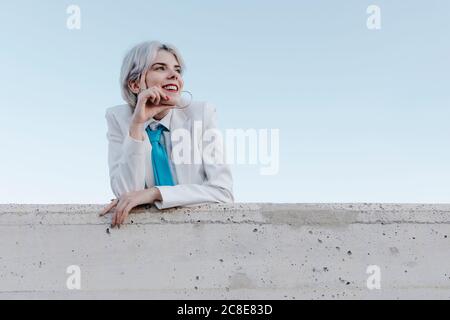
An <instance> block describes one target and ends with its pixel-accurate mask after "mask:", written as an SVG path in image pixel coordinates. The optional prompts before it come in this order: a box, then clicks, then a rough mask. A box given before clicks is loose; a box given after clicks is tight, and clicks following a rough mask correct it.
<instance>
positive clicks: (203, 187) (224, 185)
mask: <svg viewBox="0 0 450 320" xmlns="http://www.w3.org/2000/svg"><path fill="white" fill-rule="evenodd" d="M171 112H172V114H171V118H170V133H167V134H168V137H170V141H169V142H170V143H171V144H172V146H175V145H176V144H177V143H179V137H178V139H177V140H175V138H174V136H175V135H174V134H172V133H174V132H175V130H176V129H184V130H185V131H184V132H188V135H190V139H191V142H190V146H191V147H190V148H189V152H190V153H191V155H192V157H193V153H194V152H197V155H199V154H200V161H197V162H193V163H192V162H191V163H173V162H172V160H173V155H174V154H168V157H170V159H171V162H172V163H171V164H172V167H173V168H174V171H175V173H174V174H176V177H175V181H176V183H177V184H176V185H175V186H157V188H158V189H159V190H160V192H161V195H162V199H163V200H162V201H155V205H156V207H157V208H158V209H165V208H170V207H176V206H189V205H195V204H199V203H203V202H233V201H234V197H233V181H232V176H231V172H230V169H229V167H228V165H227V164H226V162H223V163H213V162H211V161H205V159H206V158H205V157H204V152H203V150H204V149H205V146H206V145H207V144H208V143H207V142H205V141H204V140H205V139H204V138H203V133H204V132H205V131H206V130H208V129H217V116H216V108H215V107H214V106H213V105H211V104H209V103H207V102H199V101H193V102H192V103H191V105H190V106H189V107H188V108H186V109H172V110H171ZM105 117H106V120H107V124H108V132H107V138H108V143H109V145H108V163H109V175H110V182H111V188H112V191H113V193H114V195H115V196H116V197H117V198H119V197H120V196H121V195H122V194H123V193H125V192H130V191H138V190H143V189H145V186H147V187H148V188H150V187H152V186H154V184H155V182H154V177H153V168H152V161H151V149H152V147H151V144H150V141H149V139H148V136H147V135H146V134H144V137H145V138H144V141H139V140H136V139H134V138H132V137H130V134H129V129H130V123H131V118H132V109H131V108H130V107H129V106H128V105H119V106H115V107H111V108H108V109H107V110H106V115H105ZM152 121H154V119H150V120H149V121H148V122H147V123H146V124H145V126H144V128H146V127H147V125H148V124H149V123H150V122H152ZM194 121H195V122H196V124H195V125H194ZM200 121H201V122H200ZM199 123H201V125H199ZM194 127H195V130H196V133H194ZM198 131H201V132H198ZM144 133H145V132H144ZM215 146H216V148H218V149H216V152H218V153H219V154H222V155H223V158H225V151H224V148H223V143H222V144H215ZM183 150H184V149H183ZM184 152H185V151H184ZM197 159H198V157H197ZM178 162H179V161H178Z"/></svg>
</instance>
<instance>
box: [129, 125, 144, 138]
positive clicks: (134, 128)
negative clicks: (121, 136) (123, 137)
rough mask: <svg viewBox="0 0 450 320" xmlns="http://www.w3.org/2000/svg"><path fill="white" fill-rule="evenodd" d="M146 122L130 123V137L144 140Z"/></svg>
mask: <svg viewBox="0 0 450 320" xmlns="http://www.w3.org/2000/svg"><path fill="white" fill-rule="evenodd" d="M143 132H144V124H143V123H134V122H132V123H131V125H130V137H132V138H133V139H136V140H140V141H143V140H144V135H143Z"/></svg>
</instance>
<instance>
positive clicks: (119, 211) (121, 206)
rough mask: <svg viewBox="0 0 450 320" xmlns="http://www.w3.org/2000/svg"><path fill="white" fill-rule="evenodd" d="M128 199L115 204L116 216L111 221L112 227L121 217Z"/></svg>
mask: <svg viewBox="0 0 450 320" xmlns="http://www.w3.org/2000/svg"><path fill="white" fill-rule="evenodd" d="M129 202H130V201H129V200H125V199H124V200H123V201H121V202H120V203H119V205H118V206H117V210H116V212H117V213H116V216H115V220H114V221H113V227H114V226H115V225H117V224H118V223H119V221H120V219H121V217H122V214H123V210H124V209H125V208H126V206H127V205H128V203H129Z"/></svg>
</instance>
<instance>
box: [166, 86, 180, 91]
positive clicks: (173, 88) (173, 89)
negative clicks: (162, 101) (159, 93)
mask: <svg viewBox="0 0 450 320" xmlns="http://www.w3.org/2000/svg"><path fill="white" fill-rule="evenodd" d="M163 89H166V90H168V91H177V87H176V86H165V87H163Z"/></svg>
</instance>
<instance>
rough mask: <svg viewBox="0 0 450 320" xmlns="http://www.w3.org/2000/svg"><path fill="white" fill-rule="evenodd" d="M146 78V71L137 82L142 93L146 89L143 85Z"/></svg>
mask: <svg viewBox="0 0 450 320" xmlns="http://www.w3.org/2000/svg"><path fill="white" fill-rule="evenodd" d="M146 76H147V70H145V71H144V72H142V74H141V79H140V80H139V91H144V90H146V89H147V85H146V84H145V77H146Z"/></svg>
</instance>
